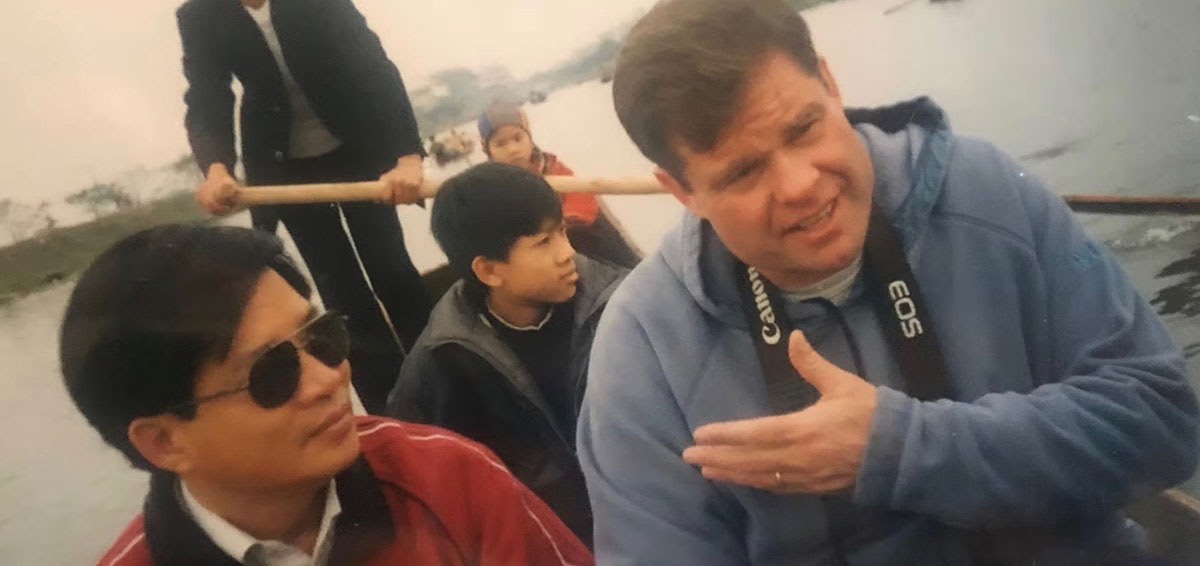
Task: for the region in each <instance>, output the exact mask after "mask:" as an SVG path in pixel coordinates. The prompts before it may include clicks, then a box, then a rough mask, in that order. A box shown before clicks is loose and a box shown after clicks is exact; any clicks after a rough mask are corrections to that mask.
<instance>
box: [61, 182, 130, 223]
mask: <svg viewBox="0 0 1200 566" xmlns="http://www.w3.org/2000/svg"><path fill="white" fill-rule="evenodd" d="M67 204H74V205H78V206H82V207H84V208H85V209H87V211H88V212H89V213H91V215H92V217H93V218H100V217H101V216H104V215H105V214H109V213H112V212H116V211H119V210H125V209H127V208H133V206H134V205H136V204H137V201H136V200H134V198H133V197H132V196H130V194H129V192H128V191H126V190H125V189H123V188H121V186H120V185H118V184H116V183H96V184H94V185H92V186H90V187H88V188H86V189H83V190H82V191H79V192H77V193H74V194H72V195H70V196H68V197H67Z"/></svg>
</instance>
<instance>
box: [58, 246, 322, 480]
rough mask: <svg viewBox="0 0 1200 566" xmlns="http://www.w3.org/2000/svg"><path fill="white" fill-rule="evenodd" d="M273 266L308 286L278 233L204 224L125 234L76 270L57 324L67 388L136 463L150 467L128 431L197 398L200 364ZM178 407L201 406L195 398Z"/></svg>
mask: <svg viewBox="0 0 1200 566" xmlns="http://www.w3.org/2000/svg"><path fill="white" fill-rule="evenodd" d="M267 269H271V270H274V271H275V272H276V273H278V274H279V275H280V276H281V277H283V279H284V280H286V281H287V282H288V284H289V285H291V287H292V288H293V289H295V290H296V292H297V293H299V294H300V295H302V296H304V297H305V298H308V297H309V296H310V295H311V293H312V291H311V288H310V287H309V285H308V282H307V281H306V280H305V279H304V276H303V275H302V274H301V273H300V271H299V268H297V267H296V265H295V264H294V263H293V262H292V261H291V259H290V258H288V256H287V255H286V253H285V252H284V250H283V246H282V244H281V243H280V242H279V240H278V239H276V238H275V237H274V236H272V235H269V234H267V233H265V232H261V231H257V230H250V229H247V228H235V227H215V226H205V225H200V224H174V225H165V226H159V227H156V228H151V229H148V230H144V231H142V232H138V233H136V234H133V235H131V236H127V237H125V238H124V239H122V240H120V241H119V242H117V243H116V244H114V245H113V246H112V247H110V248H109V249H108V250H106V251H104V252H103V253H101V254H100V255H99V256H98V257H97V258H96V259H95V260H94V261H93V262H92V264H91V265H90V266H89V267H88V268H87V269H86V270H85V271H84V272H83V275H81V276H80V278H79V282H78V283H77V284H76V285H75V289H74V291H72V293H71V298H70V301H69V302H68V303H67V310H66V314H65V315H64V316H63V322H62V328H61V329H60V340H59V344H60V345H59V359H60V362H61V366H62V372H63V377H64V379H65V381H66V386H67V391H68V392H69V393H70V395H71V399H72V400H74V402H75V405H76V406H77V407H79V410H80V412H82V413H83V415H84V417H86V418H87V420H88V422H89V423H91V425H92V427H93V428H95V429H96V430H97V431H98V432H99V433H100V436H101V437H102V438H103V439H104V441H105V442H107V443H108V444H110V445H112V446H113V447H115V448H116V449H118V450H120V451H121V452H122V453H123V454H124V455H125V456H126V458H128V459H129V461H130V462H131V463H132V464H133V465H134V466H135V467H138V468H141V469H145V470H152V469H153V468H152V466H151V464H150V463H149V462H148V461H146V459H145V458H143V457H142V455H141V454H140V453H139V452H138V451H137V449H135V448H134V446H133V445H132V443H131V442H130V441H129V437H128V433H127V430H128V428H129V424H130V423H131V422H133V420H134V419H137V418H140V417H146V416H152V415H156V414H160V413H163V412H164V411H166V410H167V408H168V407H172V406H176V405H179V404H184V403H187V402H188V401H190V400H191V399H192V397H193V388H194V386H195V378H196V373H197V372H198V371H199V369H200V366H201V364H203V363H204V362H205V361H208V360H222V359H224V358H225V356H227V355H228V354H229V349H230V347H231V346H232V341H233V337H234V334H235V332H236V331H237V327H238V325H239V324H240V322H241V316H242V311H243V310H244V309H245V306H246V303H247V301H249V299H250V295H251V293H252V291H253V289H254V286H255V284H256V283H257V282H258V280H259V278H260V277H261V276H262V274H263V273H264V272H265V271H266V270H267ZM175 412H176V414H178V415H179V416H180V417H182V418H185V419H190V418H193V417H194V416H195V409H194V408H191V407H189V408H185V409H179V410H177V411H175Z"/></svg>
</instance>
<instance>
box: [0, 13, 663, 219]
mask: <svg viewBox="0 0 1200 566" xmlns="http://www.w3.org/2000/svg"><path fill="white" fill-rule="evenodd" d="M179 4H180V2H164V1H163V0H123V1H121V2H92V1H90V0H59V1H58V2H54V3H35V2H20V3H17V4H15V5H13V6H10V7H9V13H10V17H9V18H6V19H5V23H4V24H3V26H4V29H3V33H0V48H4V50H5V51H6V52H8V53H12V54H17V56H11V57H8V58H6V59H5V60H4V61H0V77H2V78H3V79H4V82H5V84H6V86H7V88H5V89H4V90H3V91H2V92H0V126H2V128H0V131H2V133H0V136H2V137H0V155H2V157H0V163H2V164H3V166H2V167H0V198H6V197H7V198H13V199H14V200H17V201H20V202H26V203H31V204H33V203H37V202H39V201H41V200H51V201H53V200H57V199H59V198H62V197H63V196H65V195H67V194H69V193H71V192H74V191H78V190H79V189H82V188H85V187H86V186H87V185H89V184H90V183H93V182H105V181H110V180H112V179H113V178H115V177H117V176H118V175H120V174H121V173H123V172H125V171H127V170H129V169H133V168H136V167H141V166H146V167H156V166H159V165H162V164H165V163H167V162H169V161H171V160H173V159H176V158H178V157H179V156H180V155H184V154H186V153H188V151H189V150H188V147H187V141H186V137H185V134H184V130H183V112H184V105H183V91H184V88H185V84H186V83H185V81H184V78H183V74H182V70H181V68H180V64H179V58H180V47H179V38H178V32H177V30H176V27H175V26H176V24H175V16H174V12H175V9H176V7H177V6H178V5H179ZM355 4H356V5H357V6H358V7H359V9H360V10H361V11H362V12H363V14H364V15H365V16H366V18H367V21H368V23H369V25H370V26H371V27H372V29H373V30H375V32H376V33H377V34H379V36H380V38H381V40H382V42H383V44H384V47H385V49H387V51H388V54H389V56H390V57H391V58H392V60H393V61H394V62H395V63H396V64H397V66H399V67H400V71H401V73H402V74H403V75H404V78H405V81H406V82H407V83H408V86H409V89H410V90H413V89H415V88H418V87H420V86H421V85H422V84H423V83H426V82H427V81H428V77H429V76H430V75H432V74H433V73H435V72H437V71H439V70H442V69H447V68H453V67H467V68H480V67H485V66H488V65H501V66H503V67H505V68H507V69H508V70H509V71H510V72H511V73H512V74H513V75H514V76H516V77H524V76H528V75H530V74H533V73H535V72H537V71H540V70H544V69H548V68H551V67H553V66H554V65H555V64H557V63H559V62H562V61H563V60H565V59H566V58H568V57H569V56H570V55H571V54H572V53H574V52H575V51H576V50H578V49H580V48H582V47H584V46H586V45H587V44H589V43H590V42H592V41H594V40H596V39H597V38H599V37H600V36H601V35H602V34H604V33H605V32H607V31H609V30H611V29H613V28H614V27H615V26H617V25H619V24H620V23H622V22H623V21H627V20H629V19H630V18H632V17H634V16H636V14H637V13H638V11H639V10H641V9H644V8H646V7H648V6H649V5H651V4H653V0H607V1H606V2H594V1H593V2H585V1H583V0H559V1H547V0H509V1H506V2H503V3H497V2H483V1H479V0H447V1H442V2H437V3H432V2H431V3H427V4H418V3H413V2H402V1H399V0H355ZM550 22H552V23H553V25H548V23H550Z"/></svg>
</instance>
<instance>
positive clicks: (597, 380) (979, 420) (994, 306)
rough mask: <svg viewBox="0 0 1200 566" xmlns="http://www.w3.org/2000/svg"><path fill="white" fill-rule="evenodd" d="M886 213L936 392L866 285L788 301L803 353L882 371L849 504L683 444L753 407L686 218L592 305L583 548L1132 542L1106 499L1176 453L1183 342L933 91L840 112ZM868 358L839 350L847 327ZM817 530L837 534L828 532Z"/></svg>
mask: <svg viewBox="0 0 1200 566" xmlns="http://www.w3.org/2000/svg"><path fill="white" fill-rule="evenodd" d="M848 115H849V116H850V118H851V121H852V122H853V123H854V125H855V129H856V130H857V132H858V134H859V136H860V138H861V139H862V141H863V142H864V143H865V144H866V146H867V148H868V149H869V151H870V155H871V160H872V163H873V166H874V169H875V177H876V186H875V188H874V198H875V201H876V202H877V203H878V204H880V205H881V206H882V210H883V211H884V213H885V215H886V216H887V217H888V218H889V219H890V221H891V223H892V224H893V226H895V227H896V229H897V230H898V231H899V233H900V236H901V239H902V241H903V242H904V248H905V254H906V257H907V259H908V261H909V263H910V265H911V266H912V269H913V273H914V275H915V277H916V278H917V281H918V283H919V285H920V288H921V291H922V293H923V295H924V297H925V300H926V302H927V305H928V309H929V311H930V317H931V318H932V322H933V326H934V328H935V329H936V332H937V334H938V337H939V339H940V342H941V348H942V355H943V357H944V358H945V362H946V366H947V371H948V374H949V380H950V384H949V385H950V389H951V390H952V396H951V398H950V399H946V400H940V401H930V402H921V401H918V400H916V399H914V398H913V397H910V396H908V395H906V394H905V389H906V388H905V383H904V380H903V378H902V376H901V374H900V372H899V368H898V366H897V363H896V361H895V358H894V357H893V355H892V354H891V353H890V351H889V349H888V346H887V343H886V339H885V336H884V333H883V330H882V328H881V326H880V324H879V321H878V319H877V318H876V315H875V310H874V308H873V307H872V305H871V304H870V302H869V300H868V298H867V297H866V296H864V293H863V285H862V283H861V281H859V282H857V283H856V284H855V286H854V287H853V288H852V290H851V293H850V296H849V298H847V299H846V300H844V301H842V302H841V304H839V305H837V308H838V309H839V310H840V314H841V315H842V316H843V317H844V318H845V319H846V321H847V322H848V327H849V329H850V330H849V334H847V332H844V331H843V330H842V327H841V326H840V325H838V324H837V323H836V322H835V320H834V319H835V317H834V316H831V314H832V313H830V312H829V310H828V306H827V305H826V306H821V305H818V304H814V303H812V302H792V303H788V304H786V305H785V310H786V311H787V313H788V315H789V316H790V318H791V320H792V322H793V323H794V325H795V326H796V327H797V328H798V329H800V330H803V331H804V332H805V334H806V336H807V337H808V339H809V341H810V342H811V343H812V344H813V346H814V347H815V348H816V350H817V351H818V352H819V353H820V354H821V355H822V356H823V357H825V358H826V359H827V360H829V361H831V362H833V363H835V364H836V365H838V366H839V367H841V368H843V369H846V370H847V371H851V372H854V373H858V374H859V375H860V376H862V377H863V378H864V379H867V380H868V381H870V382H871V383H873V384H875V385H877V386H879V389H878V404H877V408H876V413H875V416H874V420H873V422H872V425H871V431H870V437H869V439H868V445H867V448H866V452H865V455H864V461H863V464H862V467H861V469H860V471H859V474H858V477H857V481H856V484H855V486H854V488H853V489H852V491H851V492H849V493H847V494H844V495H843V496H841V497H842V500H843V502H844V503H845V507H848V508H849V509H850V510H851V511H850V512H848V513H834V514H831V513H828V512H827V511H826V508H825V507H824V506H823V505H822V504H821V502H820V500H819V499H818V498H817V497H815V496H811V495H778V494H774V493H770V492H767V491H762V490H758V489H754V488H748V487H741V486H736V485H732V484H726V483H718V482H712V481H709V480H707V479H705V478H704V477H703V476H701V474H700V471H699V470H698V469H697V468H695V467H693V466H690V465H688V464H687V463H685V462H684V461H683V459H682V458H681V453H682V452H683V450H684V449H685V448H687V447H688V446H690V445H691V444H692V433H693V432H694V431H695V430H696V429H697V428H699V427H701V426H703V425H705V424H709V423H715V422H723V421H731V420H738V419H748V418H755V417H761V416H765V415H767V414H769V409H768V407H769V404H768V402H767V396H766V395H767V394H766V385H765V381H764V378H763V377H762V372H761V369H760V366H759V362H758V359H757V354H756V352H755V348H754V346H753V344H752V342H751V338H750V334H749V331H748V329H747V325H746V322H745V318H744V315H743V313H742V311H741V310H740V308H741V307H740V305H739V302H738V301H739V297H738V294H737V287H736V283H735V282H734V280H733V268H732V263H731V262H733V261H734V259H733V257H732V255H731V254H730V253H729V251H728V250H727V249H726V248H725V247H724V246H723V245H722V244H721V242H720V241H719V240H718V239H717V237H716V236H715V235H714V233H713V232H712V229H711V227H709V226H708V225H707V224H706V223H705V222H704V221H702V220H701V219H699V218H697V217H695V216H693V215H690V214H689V215H686V216H685V217H684V218H683V220H682V222H681V223H680V224H679V226H678V227H676V228H675V229H674V230H673V231H672V232H670V233H669V234H668V235H667V236H666V237H665V239H664V241H663V244H662V246H661V248H660V249H659V250H658V251H657V252H656V253H655V254H654V255H653V256H652V257H650V258H648V259H647V260H646V261H644V262H643V263H642V264H641V265H640V266H639V267H638V268H636V269H635V270H634V271H633V272H632V273H631V274H630V275H629V277H628V278H627V279H626V280H625V282H624V283H623V284H622V286H621V287H620V288H619V289H618V290H617V292H616V294H615V295H614V296H613V297H612V299H611V301H610V302H609V306H608V310H607V311H606V312H605V314H604V317H603V319H602V320H601V323H600V326H599V329H598V333H597V336H596V339H595V342H594V346H593V347H594V350H593V355H592V359H591V365H590V368H589V377H588V382H589V385H588V390H587V393H586V397H585V402H584V407H583V410H582V414H581V417H580V423H579V427H578V453H579V457H580V460H581V463H582V465H583V469H584V472H585V476H586V479H587V484H588V491H589V496H590V499H591V503H592V509H593V513H594V517H595V545H596V548H595V550H596V558H597V561H598V562H599V563H600V564H654V565H655V566H668V565H674V564H678V565H681V566H682V565H686V566H702V565H707V564H712V565H722V566H726V565H739V564H756V565H773V564H789V565H795V564H813V565H817V564H853V565H865V564H921V565H936V564H972V563H977V562H976V559H978V558H979V557H980V556H982V555H983V554H984V553H986V554H987V555H988V556H991V557H993V558H995V557H1002V559H1003V560H1004V561H1005V562H1008V561H1010V560H1011V561H1013V562H1019V563H1029V561H1030V560H1034V559H1036V560H1037V561H1038V562H1037V563H1039V564H1062V563H1098V562H1095V560H1096V559H1097V557H1098V556H1105V557H1109V558H1114V557H1118V556H1121V555H1122V553H1125V552H1128V551H1131V550H1135V549H1137V547H1138V546H1139V545H1140V544H1141V543H1142V542H1143V540H1142V539H1141V536H1140V535H1141V532H1140V529H1138V528H1137V527H1136V525H1133V524H1132V523H1131V522H1129V521H1127V520H1126V519H1125V518H1124V516H1123V515H1122V514H1121V512H1120V508H1121V507H1122V506H1123V505H1124V504H1125V503H1127V502H1128V501H1129V500H1130V499H1131V498H1132V497H1133V496H1135V495H1138V494H1141V493H1146V492H1148V491H1150V490H1157V489H1161V488H1163V487H1166V486H1169V485H1172V484H1175V483H1177V482H1180V481H1182V480H1184V479H1186V478H1187V477H1188V476H1189V475H1190V474H1191V473H1192V471H1193V470H1194V469H1195V466H1196V462H1197V458H1198V454H1200V447H1198V443H1200V440H1198V423H1200V417H1198V412H1200V411H1198V408H1197V402H1196V397H1195V394H1194V393H1193V391H1192V390H1191V387H1190V386H1189V384H1188V381H1187V375H1186V370H1185V366H1184V362H1183V358H1182V355H1181V354H1180V351H1179V349H1178V348H1177V347H1176V346H1175V345H1174V344H1173V342H1172V340H1171V338H1170V337H1169V336H1168V334H1167V332H1166V330H1165V328H1164V327H1163V325H1162V323H1161V321H1160V320H1159V319H1158V316H1157V315H1156V314H1155V313H1154V311H1153V310H1152V309H1151V308H1150V307H1149V305H1148V304H1147V303H1146V301H1145V300H1144V299H1143V298H1142V297H1141V296H1140V295H1139V294H1138V293H1137V291H1136V290H1135V289H1134V288H1133V286H1132V285H1131V284H1130V282H1129V280H1128V278H1127V277H1126V275H1125V273H1124V271H1123V270H1122V269H1121V267H1120V266H1119V265H1118V264H1117V262H1116V261H1115V260H1114V258H1113V257H1112V256H1111V255H1110V254H1109V253H1108V251H1107V250H1106V249H1105V248H1103V247H1102V246H1100V245H1098V244H1097V243H1096V242H1094V241H1093V240H1092V239H1091V238H1089V237H1088V236H1087V235H1086V234H1085V233H1084V231H1083V230H1082V229H1081V227H1080V225H1079V223H1078V222H1076V220H1075V218H1074V217H1073V215H1072V213H1071V212H1070V210H1069V209H1068V208H1067V207H1066V206H1065V204H1064V203H1063V201H1062V199H1061V198H1059V197H1058V196H1056V195H1054V194H1053V193H1051V192H1049V191H1047V190H1046V189H1045V188H1044V187H1043V186H1042V185H1041V184H1040V183H1039V182H1038V181H1037V180H1035V179H1034V178H1033V176H1032V175H1030V174H1028V173H1026V172H1024V171H1023V170H1022V169H1021V168H1020V167H1019V166H1018V165H1016V164H1015V163H1013V161H1012V160H1010V159H1009V158H1008V157H1006V156H1005V155H1003V154H1002V153H1001V152H1000V151H998V150H997V149H995V148H994V147H992V146H991V145H988V144H986V143H983V142H980V141H977V140H972V139H967V138H962V137H958V136H955V135H954V134H952V133H951V132H950V130H949V127H948V125H947V123H946V120H945V118H944V116H943V114H942V112H941V110H940V109H939V108H938V107H937V106H935V105H934V104H933V103H932V102H931V101H929V100H928V99H924V98H922V99H917V100H915V101H911V102H907V103H902V104H899V105H896V106H893V107H889V108H882V109H876V110H857V111H851V112H849V113H848ZM851 340H853V341H854V342H856V343H857V345H858V347H859V349H860V351H861V357H862V361H863V367H861V368H856V367H855V364H854V362H853V358H852V356H851V353H850V352H851V348H850V341H851ZM831 532H833V533H836V536H834V537H831V536H830V535H831Z"/></svg>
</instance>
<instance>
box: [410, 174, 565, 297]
mask: <svg viewBox="0 0 1200 566" xmlns="http://www.w3.org/2000/svg"><path fill="white" fill-rule="evenodd" d="M430 216H431V218H430V227H431V228H432V229H433V237H434V239H436V240H437V243H438V245H439V246H441V248H442V252H444V253H445V254H446V257H447V258H448V259H449V260H450V268H451V269H453V270H454V272H455V273H456V274H457V275H458V276H459V277H461V278H462V279H463V280H464V281H466V286H467V289H468V293H469V294H470V298H471V299H472V300H481V299H482V297H483V296H485V295H486V292H487V289H486V287H485V286H484V285H483V283H482V282H481V281H479V279H478V278H476V277H475V273H474V272H473V271H472V270H471V262H472V261H474V260H475V258H476V257H479V256H483V257H485V258H487V259H492V260H497V261H504V260H506V259H508V254H509V252H510V251H512V247H513V245H514V244H515V243H516V242H517V239H518V238H520V237H521V236H529V235H532V234H537V233H538V232H540V231H542V230H544V229H545V227H546V223H547V222H559V221H561V220H562V218H563V215H562V201H561V200H559V197H558V193H555V192H554V189H553V188H551V187H550V185H549V184H548V183H546V180H545V179H543V178H542V177H541V176H540V175H536V174H534V173H531V172H529V171H527V170H525V169H522V168H520V167H516V166H513V165H506V164H503V163H496V162H489V163H482V164H480V165H476V166H474V167H471V168H470V169H467V170H466V171H463V172H462V173H459V174H458V175H455V176H454V177H451V178H450V179H447V180H446V182H445V183H443V184H442V187H441V189H439V190H438V193H437V196H436V197H434V199H433V211H432V212H431V214H430Z"/></svg>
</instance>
